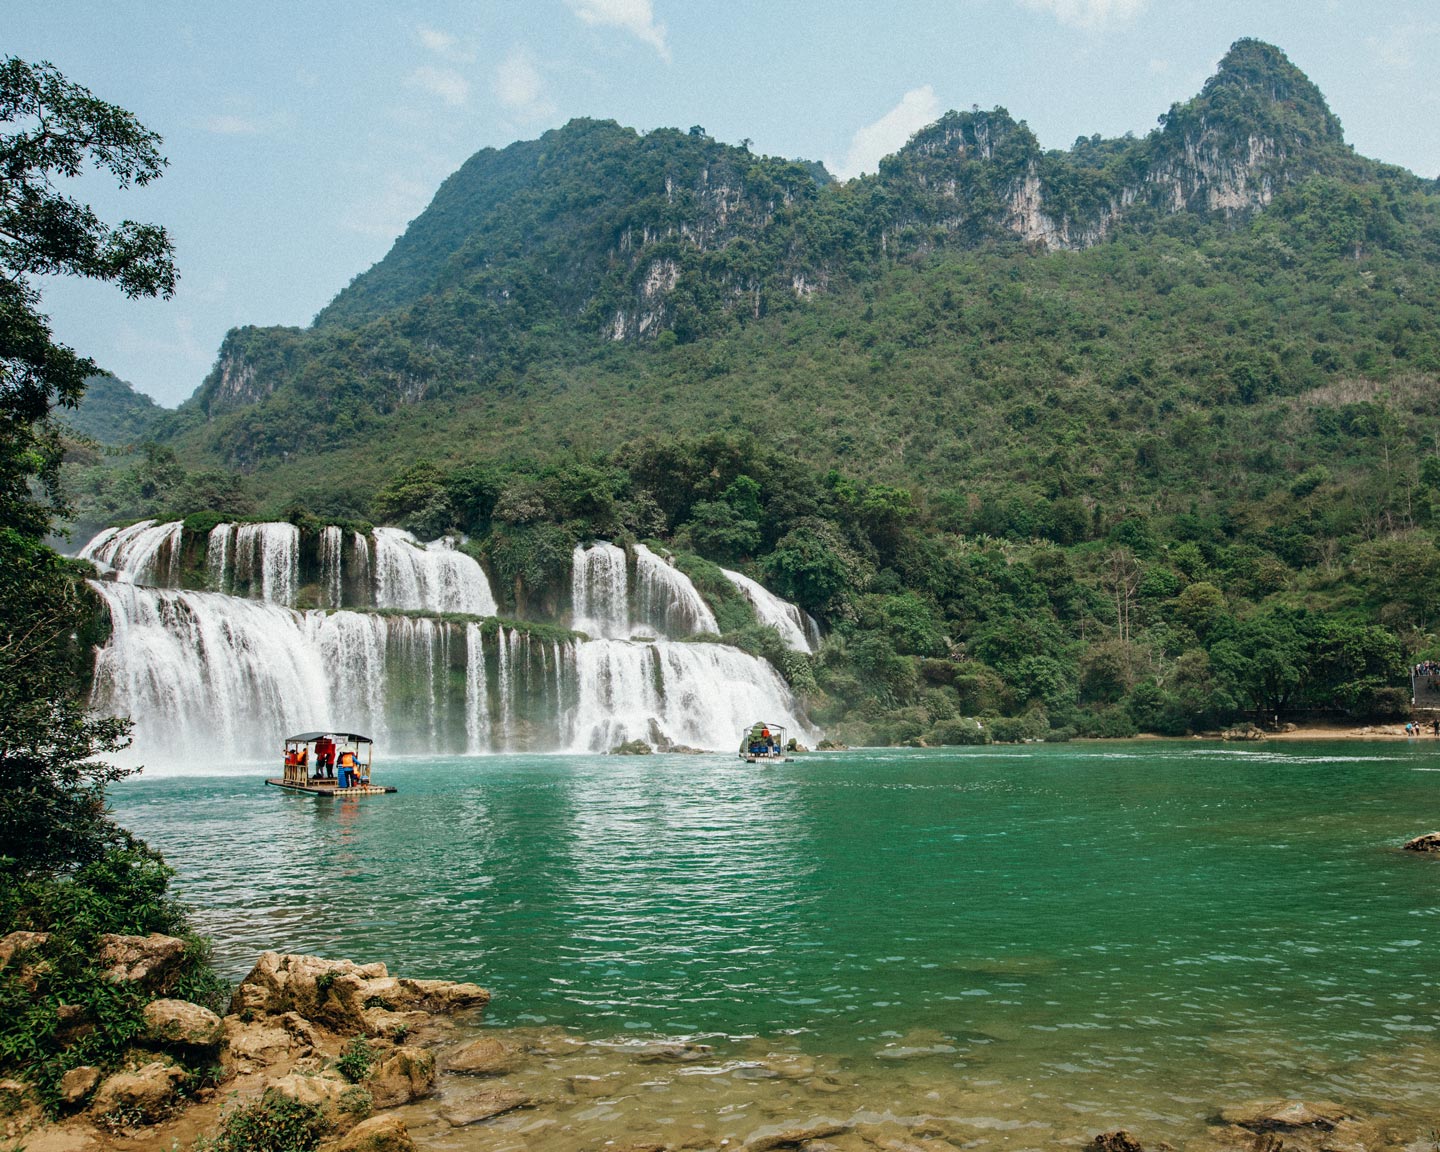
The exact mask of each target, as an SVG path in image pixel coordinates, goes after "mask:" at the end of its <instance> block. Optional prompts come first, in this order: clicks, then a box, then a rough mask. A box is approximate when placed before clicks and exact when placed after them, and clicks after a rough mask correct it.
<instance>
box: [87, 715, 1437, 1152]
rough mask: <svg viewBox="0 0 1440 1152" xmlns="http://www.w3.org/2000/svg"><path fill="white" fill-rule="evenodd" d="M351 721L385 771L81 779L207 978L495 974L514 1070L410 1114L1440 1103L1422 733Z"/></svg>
mask: <svg viewBox="0 0 1440 1152" xmlns="http://www.w3.org/2000/svg"><path fill="white" fill-rule="evenodd" d="M380 756H381V760H380V764H381V766H382V770H383V776H384V778H385V780H386V782H388V783H393V784H396V785H397V786H398V787H399V788H400V792H399V793H398V794H396V795H393V796H385V797H380V798H376V799H372V800H366V801H363V802H358V803H344V804H337V803H335V802H330V801H317V800H313V799H309V798H303V797H295V796H289V795H285V794H282V793H279V792H277V791H276V790H274V789H266V788H264V787H263V786H261V785H260V783H259V779H258V777H259V776H260V775H262V774H263V772H264V767H263V766H256V767H255V769H254V770H251V771H246V772H245V773H244V774H243V775H239V774H236V769H235V768H234V767H230V768H227V770H226V771H225V772H224V773H223V774H214V775H207V774H204V773H199V772H197V773H195V774H192V775H170V776H156V777H153V778H150V777H142V778H140V779H139V780H136V781H132V782H127V783H125V784H122V785H120V786H118V787H117V788H116V789H115V790H114V794H113V798H114V803H115V807H116V810H117V815H118V816H119V818H120V819H121V821H122V822H123V823H125V824H126V825H127V826H129V827H132V828H134V829H135V830H136V831H137V832H138V833H139V834H141V835H142V836H144V837H145V838H147V839H148V840H150V841H151V842H152V843H153V844H155V845H156V846H157V847H159V848H160V849H162V850H163V851H164V852H165V854H166V856H167V858H168V859H169V860H170V862H171V863H173V864H174V865H176V866H177V868H178V869H179V871H180V878H179V881H178V887H179V890H180V892H181V894H182V895H183V896H185V897H186V898H187V899H189V900H190V901H191V902H192V903H194V904H195V905H196V906H197V907H198V908H199V910H200V915H199V919H200V922H201V926H202V927H203V929H204V930H205V931H207V932H209V933H211V934H212V935H213V936H214V937H215V939H216V944H217V956H218V958H219V961H220V963H221V964H222V966H223V967H224V968H225V970H226V972H227V973H228V974H229V975H231V976H234V977H236V978H238V976H239V975H241V974H243V972H244V971H245V970H246V969H247V968H248V967H249V965H250V964H251V963H252V962H253V959H254V957H255V955H256V953H258V952H259V951H261V950H263V949H266V948H273V949H276V950H280V951H290V952H312V953H317V954H321V955H330V956H346V957H350V958H352V959H356V960H362V961H363V960H371V959H377V958H379V959H384V960H385V961H386V962H387V963H388V964H389V965H390V968H391V970H392V971H394V972H399V973H403V974H406V975H414V976H439V977H447V978H452V979H473V980H477V981H479V982H481V983H484V984H486V985H487V986H488V987H490V988H491V989H492V990H493V991H494V993H495V999H494V1002H493V1004H492V1007H491V1011H490V1013H489V1017H488V1020H487V1023H486V1025H485V1027H486V1029H487V1030H488V1029H492V1028H499V1029H501V1030H502V1034H505V1035H509V1036H512V1037H514V1038H516V1043H517V1044H519V1045H520V1046H521V1047H524V1048H526V1049H527V1050H530V1055H529V1056H527V1058H526V1060H525V1061H524V1062H523V1064H522V1065H521V1066H520V1068H518V1069H517V1071H515V1072H514V1073H512V1074H511V1075H509V1076H506V1077H505V1078H504V1081H503V1083H504V1084H505V1085H506V1086H510V1085H511V1084H512V1083H513V1084H518V1085H519V1086H520V1088H521V1090H523V1091H524V1092H525V1093H527V1094H530V1095H532V1096H533V1097H534V1099H535V1100H536V1101H537V1103H536V1105H535V1106H533V1107H527V1108H523V1109H518V1110H516V1111H513V1112H509V1113H506V1114H504V1115H500V1116H497V1117H495V1118H493V1119H490V1120H487V1121H484V1122H483V1123H479V1124H473V1125H462V1126H460V1127H454V1126H453V1125H451V1124H450V1123H449V1121H447V1120H445V1119H443V1118H442V1117H441V1115H440V1112H441V1110H442V1109H443V1108H445V1107H448V1106H449V1105H448V1104H447V1099H448V1098H449V1097H454V1096H456V1094H459V1095H460V1096H461V1097H463V1096H464V1095H466V1094H470V1095H473V1094H476V1093H482V1092H486V1091H493V1090H495V1088H496V1082H494V1081H485V1080H476V1081H474V1082H473V1083H472V1082H470V1081H469V1080H466V1079H463V1078H458V1077H447V1078H445V1079H444V1080H443V1082H442V1084H443V1086H442V1092H441V1095H440V1097H439V1098H438V1099H437V1100H434V1101H430V1102H427V1103H425V1104H419V1105H414V1106H412V1109H413V1111H414V1117H413V1120H412V1127H413V1128H414V1130H415V1131H416V1132H417V1134H423V1135H424V1136H425V1138H426V1140H427V1142H428V1146H433V1147H455V1148H482V1147H483V1148H492V1147H493V1148H504V1147H517V1148H519V1147H528V1146H543V1147H547V1148H549V1147H554V1148H557V1149H564V1148H567V1147H575V1148H580V1147H598V1146H601V1145H603V1144H604V1142H605V1141H606V1140H621V1139H622V1138H623V1140H629V1141H631V1142H641V1143H644V1142H645V1141H647V1140H648V1141H651V1142H658V1143H666V1144H670V1145H672V1146H675V1147H681V1146H687V1145H691V1146H696V1147H702V1146H719V1141H721V1140H727V1139H728V1140H730V1141H731V1142H732V1144H733V1143H737V1142H740V1141H743V1140H746V1139H749V1138H751V1137H752V1136H753V1135H754V1134H755V1133H757V1132H761V1133H763V1131H764V1130H766V1128H767V1126H768V1125H782V1126H786V1125H793V1124H794V1123H797V1122H800V1121H805V1120H807V1119H814V1118H819V1119H828V1120H832V1121H835V1122H837V1123H838V1122H842V1121H843V1122H844V1123H847V1124H851V1125H855V1124H858V1125H861V1126H862V1128H863V1127H864V1126H865V1125H871V1126H876V1125H878V1126H879V1127H878V1128H872V1129H866V1131H869V1132H871V1134H872V1135H874V1134H875V1133H880V1134H881V1135H884V1133H887V1132H891V1130H892V1129H893V1131H894V1133H896V1134H897V1135H895V1136H894V1138H895V1139H900V1138H901V1136H903V1137H904V1138H905V1139H908V1140H910V1141H912V1142H914V1141H916V1140H924V1139H929V1138H932V1136H931V1135H927V1134H930V1133H932V1130H933V1138H935V1139H939V1138H941V1137H945V1138H947V1139H948V1140H949V1141H950V1142H951V1143H952V1144H953V1143H960V1144H968V1143H970V1142H972V1141H975V1142H979V1143H978V1144H977V1146H986V1147H997V1148H1000V1147H1004V1148H1011V1147H1013V1148H1024V1147H1035V1146H1041V1145H1053V1144H1055V1143H1057V1142H1059V1143H1069V1142H1073V1141H1077V1140H1082V1139H1084V1138H1085V1137H1087V1136H1088V1135H1093V1133H1095V1132H1097V1131H1100V1130H1102V1129H1108V1128H1115V1127H1127V1128H1130V1129H1132V1130H1134V1131H1137V1132H1138V1133H1140V1134H1142V1135H1144V1136H1147V1137H1149V1138H1150V1139H1152V1140H1162V1139H1163V1140H1170V1141H1171V1142H1174V1143H1185V1142H1188V1141H1193V1140H1194V1139H1195V1138H1196V1137H1197V1135H1198V1134H1200V1133H1202V1132H1203V1131H1204V1129H1205V1125H1206V1122H1207V1120H1209V1119H1211V1118H1213V1117H1214V1115H1215V1114H1216V1112H1217V1110H1218V1108H1219V1107H1221V1106H1223V1105H1225V1104H1227V1103H1232V1102H1236V1101H1240V1100H1246V1099H1253V1098H1258V1097H1266V1096H1292V1097H1305V1098H1327V1099H1334V1100H1339V1101H1342V1102H1344V1103H1346V1104H1347V1105H1348V1106H1350V1107H1352V1108H1354V1109H1356V1110H1357V1111H1360V1112H1362V1113H1365V1114H1367V1115H1370V1116H1373V1117H1382V1118H1387V1122H1390V1121H1393V1122H1394V1123H1395V1124H1396V1125H1397V1126H1398V1128H1397V1131H1398V1130H1399V1129H1403V1128H1405V1126H1406V1125H1408V1126H1409V1130H1410V1131H1411V1135H1412V1136H1413V1135H1414V1134H1415V1133H1418V1132H1422V1131H1424V1130H1425V1129H1426V1127H1427V1126H1428V1125H1433V1124H1434V1122H1435V1119H1436V1118H1437V1117H1440V1059H1437V1057H1440V1051H1437V1046H1436V1038H1437V1033H1436V1028H1437V1024H1440V1014H1437V987H1440V976H1437V974H1436V966H1435V964H1434V961H1433V953H1434V947H1435V945H1436V943H1437V936H1436V933H1435V924H1436V918H1437V917H1440V860H1432V859H1425V858H1417V857H1414V856H1412V855H1410V854H1406V853H1400V852H1398V851H1397V850H1396V849H1397V846H1398V845H1399V844H1400V843H1402V842H1403V841H1404V840H1406V839H1408V838H1409V837H1410V836H1412V835H1415V834H1416V833H1419V832H1423V831H1429V830H1431V829H1432V828H1433V827H1436V826H1440V773H1434V772H1430V771H1423V770H1424V769H1433V768H1434V767H1436V766H1437V765H1440V746H1437V745H1435V744H1433V743H1426V742H1416V743H1412V744H1398V743H1386V744H1374V745H1357V744H1356V743H1355V742H1346V743H1344V744H1339V743H1315V744H1307V743H1300V742H1287V743H1286V744H1284V745H1283V746H1274V747H1264V746H1262V747H1261V748H1258V749H1256V748H1249V747H1247V748H1244V749H1237V748H1233V747H1229V746H1221V745H1211V744H1205V743H1202V742H1164V743H1161V742H1153V743H1152V742H1144V743H1127V744H1085V745H1061V746H1027V747H1021V748H977V749H956V750H914V751H910V750H876V751H864V750H862V751H855V752H850V753H840V754H825V755H811V756H808V757H801V758H799V759H797V761H796V762H795V763H793V764H787V765H781V766H773V767H766V768H757V767H754V766H747V765H743V764H741V763H739V762H738V761H733V760H729V759H726V758H722V757H715V756H705V757H678V756H677V757H668V756H667V757H660V756H653V757H645V758H624V757H570V756H553V757H493V758H475V759H454V758H451V759H434V760H425V759H411V760H404V761H399V762H395V763H386V762H385V761H384V758H383V749H382V750H380ZM380 775H381V773H379V772H377V778H379V776H380ZM657 1044H659V1045H661V1047H662V1048H663V1049H664V1050H665V1051H662V1052H661V1053H660V1054H658V1055H657V1054H656V1053H655V1052H654V1051H651V1052H649V1054H647V1051H646V1046H652V1047H653V1046H655V1045H657ZM685 1044H689V1045H702V1046H705V1047H707V1048H708V1049H709V1051H700V1050H699V1049H695V1048H692V1049H685V1050H684V1052H686V1053H688V1055H685V1056H683V1058H682V1057H677V1056H675V1055H674V1053H673V1052H670V1050H671V1049H673V1048H674V1047H675V1046H676V1045H685ZM667 1046H668V1047H667ZM665 1052H670V1054H669V1055H666V1054H665ZM462 1102H463V1100H462ZM452 1103H453V1101H452ZM451 1110H452V1112H453V1111H454V1109H453V1108H452V1109H451ZM817 1122H818V1121H817ZM887 1125H888V1126H889V1127H887ZM880 1138H881V1136H876V1139H880ZM884 1138H885V1139H889V1138H891V1137H890V1136H884ZM857 1139H860V1137H859V1136H857V1135H856V1134H855V1133H854V1132H852V1133H850V1134H849V1135H843V1136H836V1137H833V1138H832V1142H836V1143H837V1146H839V1147H844V1146H845V1142H846V1141H853V1140H857ZM506 1141H511V1142H510V1143H508V1144H507V1143H506ZM537 1141H541V1143H538V1144H537V1143H536V1142H537ZM697 1141H698V1142H699V1143H696V1142H697ZM707 1142H708V1143H707Z"/></svg>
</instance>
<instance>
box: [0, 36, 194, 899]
mask: <svg viewBox="0 0 1440 1152" xmlns="http://www.w3.org/2000/svg"><path fill="white" fill-rule="evenodd" d="M159 145H160V137H159V136H157V135H156V134H155V133H154V132H151V131H149V130H148V129H146V128H145V127H143V126H142V125H141V124H140V123H139V121H137V120H136V119H135V117H134V116H133V115H131V114H130V113H129V112H126V111H125V110H123V109H121V108H117V107H115V106H114V105H111V104H107V103H105V102H104V101H103V100H100V99H98V98H96V97H95V96H94V95H92V94H91V93H90V92H89V91H88V90H86V89H85V88H82V87H81V86H80V85H78V84H73V83H71V82H70V81H68V80H67V79H65V77H64V76H63V75H61V74H60V72H59V71H57V70H56V69H55V68H54V67H53V66H51V65H50V64H45V63H42V64H30V63H27V62H26V61H23V60H18V59H15V58H14V57H8V58H5V59H4V60H3V61H0V876H4V877H8V878H10V879H18V878H23V877H27V876H35V875H44V874H50V873H54V872H56V871H63V870H65V869H67V868H70V867H73V866H75V865H80V864H85V863H87V862H90V861H93V860H95V859H98V858H99V856H101V855H103V853H104V852H105V851H107V850H108V848H109V847H111V846H112V845H113V844H115V843H117V842H119V841H120V840H121V839H122V834H121V833H120V832H119V830H118V829H116V828H115V827H114V826H113V825H112V824H111V823H110V821H109V820H108V819H107V818H106V816H105V813H104V786H105V784H106V783H108V782H109V781H111V780H114V779H116V778H117V777H118V776H120V775H123V773H122V772H121V771H120V770H118V769H116V768H114V767H111V766H109V765H107V764H104V763H102V762H100V761H98V760H97V759H96V757H97V756H99V755H101V754H104V753H107V752H112V751H115V750H116V749H117V748H119V747H121V746H123V742H124V738H125V731H126V722H124V721H119V720H113V719H103V718H97V717H94V716H92V715H91V714H90V713H89V712H88V711H87V710H86V708H85V705H84V699H83V691H82V689H83V684H84V679H85V675H86V655H87V652H88V639H89V633H90V631H91V630H92V628H93V608H92V606H91V605H89V604H88V603H87V600H86V597H85V596H84V595H83V594H82V593H81V591H80V590H79V587H78V586H77V584H76V581H75V579H74V576H73V575H72V573H70V572H69V571H68V569H67V566H66V564H65V562H64V561H63V560H62V559H61V558H60V557H59V556H57V555H56V554H55V553H54V552H53V551H52V550H51V549H49V548H47V547H45V545H44V543H43V537H44V535H45V533H46V532H47V531H49V529H50V527H51V525H52V523H53V520H54V518H55V516H56V515H57V514H60V513H62V512H63V511H64V500H63V497H62V494H61V492H60V489H59V484H58V478H59V466H60V459H61V454H62V440H61V437H60V434H59V432H58V430H57V429H56V427H55V426H54V425H53V424H52V423H51V420H50V416H51V413H52V412H53V411H54V409H55V408H57V407H74V406H75V405H76V404H78V403H79V401H80V398H81V396H82V395H83V394H84V391H85V380H86V378H87V377H89V376H91V375H93V374H95V373H96V372H97V371H98V368H97V366H96V364H95V363H94V362H93V361H92V360H90V359H89V358H87V357H84V356H81V355H79V354H78V353H76V352H75V351H74V350H73V349H71V348H68V347H66V346H65V345H63V344H60V343H58V342H56V340H55V339H54V336H53V333H52V332H51V329H50V325H49V321H48V319H47V318H46V317H45V316H44V315H43V314H42V312H41V311H40V291H39V289H38V288H37V287H36V286H35V283H34V281H35V278H36V277H40V276H53V275H69V276H82V277H85V278H87V279H92V280H100V281H106V282H110V283H113V284H115V285H116V286H117V287H118V288H119V289H120V290H121V291H122V292H124V293H125V294H126V295H127V296H130V297H132V298H134V297H141V296H170V295H171V294H172V293H173V292H174V289H175V282H176V272H175V264H174V260H173V248H172V245H171V242H170V238H169V237H168V236H167V235H166V233H165V230H164V229H163V228H161V227H159V226H157V225H154V224H141V223H136V222H135V221H132V220H125V221H122V222H121V223H119V224H118V225H113V226H112V225H110V224H107V223H106V222H105V221H103V220H101V219H100V217H99V216H98V215H97V214H96V213H95V212H94V210H93V209H91V208H90V207H89V206H88V205H87V204H84V203H82V202H81V201H79V200H77V199H76V198H75V197H73V196H71V195H69V194H68V191H67V184H68V182H70V181H72V180H74V179H75V178H77V177H79V176H81V175H82V174H84V173H85V172H87V171H90V170H97V171H100V172H102V173H109V175H110V176H112V177H113V178H114V179H115V181H116V182H117V184H118V185H119V186H120V187H121V188H128V187H131V186H139V185H144V184H148V183H149V182H150V181H151V180H153V179H155V177H157V176H159V175H160V173H161V172H162V170H163V169H164V167H165V163H166V161H165V158H164V157H163V156H161V154H160V152H159Z"/></svg>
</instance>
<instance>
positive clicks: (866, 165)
mask: <svg viewBox="0 0 1440 1152" xmlns="http://www.w3.org/2000/svg"><path fill="white" fill-rule="evenodd" d="M941 112H942V109H941V107H940V101H939V99H938V98H937V97H936V95H935V89H933V88H931V87H930V85H929V84H926V85H924V86H923V87H921V88H912V89H911V90H910V91H909V92H906V93H905V95H904V96H903V97H901V99H900V103H899V104H897V105H895V107H894V108H892V109H890V111H889V112H887V113H885V115H884V116H881V117H880V119H878V120H876V121H875V122H874V123H873V124H866V125H865V127H863V128H861V129H859V130H858V131H857V132H856V133H855V135H854V136H852V137H851V138H850V150H849V151H848V152H846V153H845V159H844V160H826V161H825V167H827V168H828V169H830V171H831V172H833V173H834V174H835V175H836V176H838V177H839V178H840V179H841V180H849V179H850V178H851V177H854V176H859V175H860V174H861V173H862V172H874V171H875V169H876V168H878V167H879V166H880V161H881V159H883V158H884V157H886V156H889V155H890V153H892V152H895V151H897V150H898V149H899V148H901V147H903V146H904V144H905V142H906V141H907V140H909V139H910V137H911V136H913V135H915V133H916V132H918V131H919V130H920V129H921V128H924V127H925V125H927V124H933V123H934V122H935V121H936V120H938V119H940V114H941Z"/></svg>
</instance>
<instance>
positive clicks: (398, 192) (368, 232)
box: [341, 172, 435, 240]
mask: <svg viewBox="0 0 1440 1152" xmlns="http://www.w3.org/2000/svg"><path fill="white" fill-rule="evenodd" d="M434 191H435V189H434V186H433V185H431V184H427V183H426V182H424V181H423V180H415V179H413V178H411V177H410V176H408V175H406V176H401V175H398V174H396V173H393V172H392V173H390V174H388V175H387V176H386V177H385V179H384V182H383V186H382V188H381V190H380V192H379V194H378V195H376V196H375V197H374V198H373V199H370V200H367V201H365V202H364V203H360V204H352V205H351V206H350V208H349V209H348V210H347V211H346V212H345V213H344V215H343V216H342V217H341V223H342V224H343V225H344V226H345V227H346V228H348V229H349V230H350V231H351V232H358V233H360V235H362V236H374V237H376V238H378V239H381V240H393V239H395V237H397V236H399V235H400V233H402V232H404V231H405V228H406V226H407V225H408V224H409V223H410V221H412V220H413V219H415V217H416V216H418V215H420V213H421V212H422V211H424V209H425V205H426V204H428V203H429V202H430V197H431V195H432V194H433V193H434Z"/></svg>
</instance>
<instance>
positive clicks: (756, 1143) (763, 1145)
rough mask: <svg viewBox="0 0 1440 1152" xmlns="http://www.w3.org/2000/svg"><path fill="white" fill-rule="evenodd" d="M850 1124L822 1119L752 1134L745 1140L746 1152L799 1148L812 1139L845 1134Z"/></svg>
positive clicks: (768, 1151)
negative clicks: (799, 1126)
mask: <svg viewBox="0 0 1440 1152" xmlns="http://www.w3.org/2000/svg"><path fill="white" fill-rule="evenodd" d="M850 1127H851V1126H850V1125H849V1124H837V1123H835V1122H834V1121H821V1122H819V1123H816V1124H810V1125H807V1126H805V1127H803V1128H783V1129H781V1130H780V1131H778V1132H766V1133H763V1134H756V1135H752V1136H751V1137H750V1139H748V1140H746V1141H745V1144H744V1148H745V1152H771V1149H773V1148H797V1147H799V1146H800V1145H801V1144H805V1143H808V1142H809V1141H811V1140H824V1139H825V1138H826V1137H828V1136H843V1135H844V1134H845V1133H846V1132H849V1131H850Z"/></svg>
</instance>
